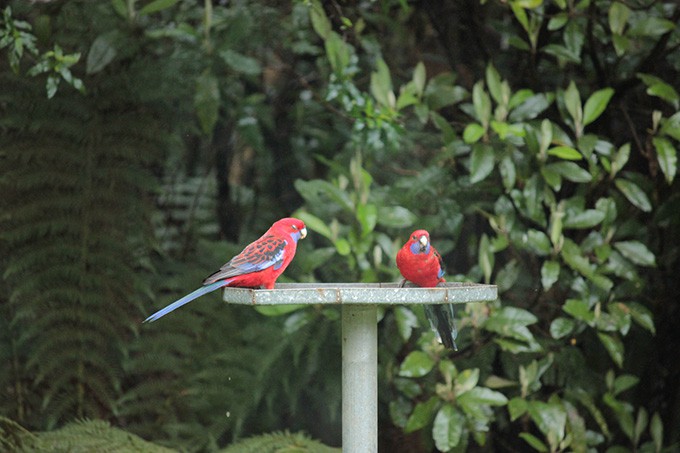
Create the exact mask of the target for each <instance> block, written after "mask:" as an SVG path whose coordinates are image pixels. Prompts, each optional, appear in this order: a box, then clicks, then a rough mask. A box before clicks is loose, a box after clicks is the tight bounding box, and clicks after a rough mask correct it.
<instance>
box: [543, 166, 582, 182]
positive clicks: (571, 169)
mask: <svg viewBox="0 0 680 453" xmlns="http://www.w3.org/2000/svg"><path fill="white" fill-rule="evenodd" d="M546 168H547V169H549V170H551V171H554V172H555V173H557V174H559V175H560V176H562V177H563V178H564V179H568V180H569V181H572V182H577V183H586V182H590V181H591V180H592V179H593V177H592V176H591V175H590V173H589V172H588V170H585V169H583V168H581V167H579V166H578V164H576V163H575V162H555V163H552V164H548V165H546Z"/></svg>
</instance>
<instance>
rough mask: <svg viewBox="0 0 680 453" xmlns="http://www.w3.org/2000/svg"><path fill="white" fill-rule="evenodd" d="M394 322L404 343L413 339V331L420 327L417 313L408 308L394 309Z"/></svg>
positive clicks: (398, 307)
mask: <svg viewBox="0 0 680 453" xmlns="http://www.w3.org/2000/svg"><path fill="white" fill-rule="evenodd" d="M394 320H395V321H396V324H397V330H398V331H399V335H400V336H401V338H402V339H403V340H404V341H407V340H408V339H409V338H411V333H412V332H413V329H414V328H416V327H418V318H417V317H416V315H415V313H413V311H411V309H409V308H407V307H401V306H397V307H394Z"/></svg>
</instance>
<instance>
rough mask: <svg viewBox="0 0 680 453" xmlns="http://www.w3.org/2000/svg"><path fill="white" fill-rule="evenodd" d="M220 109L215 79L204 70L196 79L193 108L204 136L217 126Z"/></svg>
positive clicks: (208, 71)
mask: <svg viewBox="0 0 680 453" xmlns="http://www.w3.org/2000/svg"><path fill="white" fill-rule="evenodd" d="M219 107H220V90H219V87H218V83H217V77H215V75H214V74H213V73H212V72H210V70H209V69H206V70H205V71H204V72H203V73H202V74H201V75H200V76H199V77H198V78H197V79H196V92H195V94H194V108H195V109H196V115H197V116H198V121H199V123H200V125H201V130H202V131H203V133H204V134H205V135H210V134H211V133H212V130H213V128H214V127H215V124H217V114H218V110H219Z"/></svg>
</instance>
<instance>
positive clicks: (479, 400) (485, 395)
mask: <svg viewBox="0 0 680 453" xmlns="http://www.w3.org/2000/svg"><path fill="white" fill-rule="evenodd" d="M457 401H458V402H459V403H460V404H464V405H468V406H481V405H489V406H504V405H506V404H508V398H507V397H506V396H505V395H503V394H502V393H501V392H497V391H496V390H491V389H489V388H486V387H475V388H473V389H471V390H469V391H467V392H465V393H463V394H461V395H458V398H457Z"/></svg>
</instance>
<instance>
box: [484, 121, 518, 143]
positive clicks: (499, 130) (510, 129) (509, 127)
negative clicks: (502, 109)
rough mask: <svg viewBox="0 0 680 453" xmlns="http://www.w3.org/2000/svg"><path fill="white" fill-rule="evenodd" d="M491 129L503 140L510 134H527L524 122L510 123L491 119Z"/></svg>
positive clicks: (516, 135)
mask: <svg viewBox="0 0 680 453" xmlns="http://www.w3.org/2000/svg"><path fill="white" fill-rule="evenodd" d="M491 129H493V131H494V132H495V133H496V134H497V135H498V137H499V138H500V139H501V140H505V139H506V138H507V137H508V135H512V136H515V137H524V135H525V131H524V125H523V124H509V123H506V122H505V121H496V120H491Z"/></svg>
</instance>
